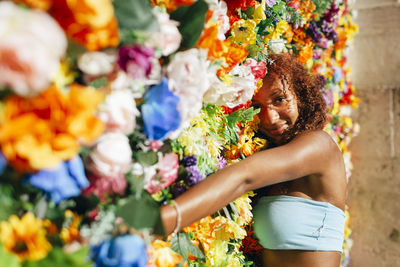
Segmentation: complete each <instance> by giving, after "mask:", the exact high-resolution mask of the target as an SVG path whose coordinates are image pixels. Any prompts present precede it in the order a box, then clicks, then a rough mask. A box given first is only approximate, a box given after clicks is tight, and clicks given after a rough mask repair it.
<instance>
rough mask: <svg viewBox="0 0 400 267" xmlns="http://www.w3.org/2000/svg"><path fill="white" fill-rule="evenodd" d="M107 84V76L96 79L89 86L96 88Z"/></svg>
mask: <svg viewBox="0 0 400 267" xmlns="http://www.w3.org/2000/svg"><path fill="white" fill-rule="evenodd" d="M106 84H107V78H106V77H100V78H97V79H96V80H94V81H93V82H91V83H90V84H89V86H91V87H94V88H101V87H104V86H106Z"/></svg>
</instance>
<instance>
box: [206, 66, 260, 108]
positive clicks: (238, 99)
mask: <svg viewBox="0 0 400 267" xmlns="http://www.w3.org/2000/svg"><path fill="white" fill-rule="evenodd" d="M229 74H230V75H231V76H232V81H231V82H230V84H229V85H226V84H225V83H223V82H222V81H220V80H219V79H218V78H215V79H214V80H213V82H212V84H211V86H210V89H209V90H208V91H207V92H206V93H205V95H204V99H203V101H204V102H205V103H210V104H215V105H223V106H227V107H229V108H234V107H236V106H237V105H240V104H244V103H246V102H247V101H249V100H250V99H251V98H252V97H253V93H254V90H255V89H256V84H255V78H254V75H253V74H252V73H251V68H250V66H244V65H237V66H236V67H235V68H233V70H232V71H231V72H230V73H229Z"/></svg>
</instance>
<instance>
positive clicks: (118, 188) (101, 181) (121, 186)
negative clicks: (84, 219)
mask: <svg viewBox="0 0 400 267" xmlns="http://www.w3.org/2000/svg"><path fill="white" fill-rule="evenodd" d="M89 181H90V185H89V187H88V188H86V189H85V190H84V191H83V194H84V195H85V196H90V195H95V196H97V197H98V198H99V199H100V201H102V202H105V201H106V200H107V198H106V197H107V196H108V195H112V194H119V195H122V194H123V193H124V192H125V189H126V186H127V185H128V182H127V181H126V178H125V176H124V175H123V174H122V173H120V174H118V175H117V176H115V177H113V178H111V179H110V178H107V177H98V176H96V175H92V176H90V177H89Z"/></svg>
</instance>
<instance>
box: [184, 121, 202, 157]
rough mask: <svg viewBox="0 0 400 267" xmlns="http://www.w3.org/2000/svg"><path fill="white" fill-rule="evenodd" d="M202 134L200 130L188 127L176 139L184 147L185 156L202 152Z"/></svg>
mask: <svg viewBox="0 0 400 267" xmlns="http://www.w3.org/2000/svg"><path fill="white" fill-rule="evenodd" d="M203 139H204V134H203V131H202V130H201V128H198V127H189V128H187V129H185V130H184V131H183V132H182V133H181V134H180V136H179V137H178V142H179V143H180V144H181V146H183V147H184V150H185V155H199V154H201V153H202V152H203V149H204V147H203Z"/></svg>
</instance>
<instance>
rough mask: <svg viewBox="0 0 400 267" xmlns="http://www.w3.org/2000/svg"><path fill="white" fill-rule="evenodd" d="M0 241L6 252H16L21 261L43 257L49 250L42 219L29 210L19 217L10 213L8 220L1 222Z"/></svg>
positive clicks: (49, 246)
mask: <svg viewBox="0 0 400 267" xmlns="http://www.w3.org/2000/svg"><path fill="white" fill-rule="evenodd" d="M0 241H1V243H2V244H3V246H4V248H5V249H6V250H7V251H8V252H11V253H14V254H16V255H17V256H18V258H19V259H20V260H21V261H24V260H34V261H37V260H40V259H43V258H44V257H46V255H47V253H48V252H49V251H50V250H51V244H50V243H49V242H48V241H47V239H46V230H45V229H44V227H43V222H42V220H40V219H37V218H35V216H34V215H33V214H32V213H30V212H28V213H26V214H25V215H24V216H22V218H21V219H20V218H18V217H17V216H15V215H11V216H10V218H9V219H8V221H3V222H1V223H0Z"/></svg>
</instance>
